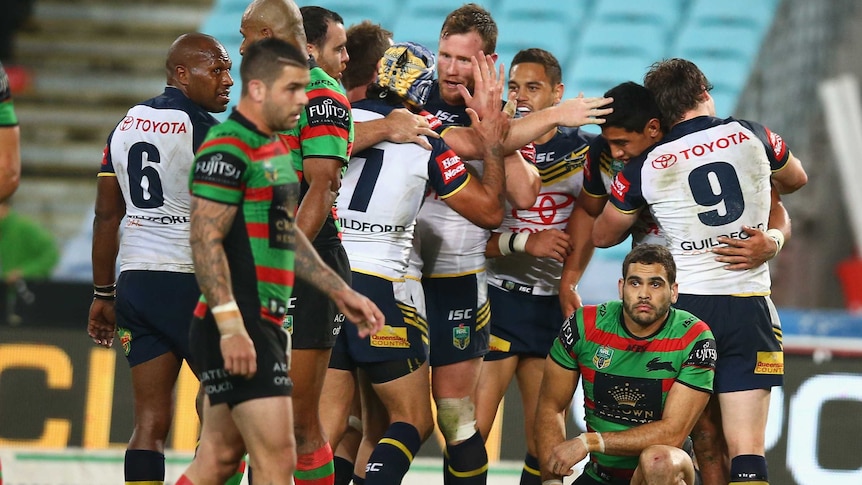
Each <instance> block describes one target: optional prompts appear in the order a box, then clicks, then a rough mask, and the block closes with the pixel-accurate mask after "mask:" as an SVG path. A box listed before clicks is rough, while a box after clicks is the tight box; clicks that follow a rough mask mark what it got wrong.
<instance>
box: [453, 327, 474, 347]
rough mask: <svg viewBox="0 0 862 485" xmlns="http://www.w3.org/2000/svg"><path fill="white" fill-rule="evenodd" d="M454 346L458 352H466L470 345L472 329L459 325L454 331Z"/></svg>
mask: <svg viewBox="0 0 862 485" xmlns="http://www.w3.org/2000/svg"><path fill="white" fill-rule="evenodd" d="M452 345H454V346H455V348H456V349H458V350H464V349H466V348H467V346H468V345H470V327H466V326H464V325H458V326H457V327H455V328H453V329H452Z"/></svg>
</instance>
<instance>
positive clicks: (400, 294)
mask: <svg viewBox="0 0 862 485" xmlns="http://www.w3.org/2000/svg"><path fill="white" fill-rule="evenodd" d="M353 289H354V290H356V291H357V292H359V293H362V294H363V295H365V296H367V297H368V298H370V299H371V301H373V302H374V303H376V304H377V306H378V308H380V311H381V312H383V315H384V317H386V325H384V327H383V329H382V330H381V331H379V332H377V334H375V335H371V336H369V337H365V338H359V332H358V329H357V327H356V325H354V324H353V323H352V322H348V323H347V324H345V325H344V327H343V329H342V332H341V335H339V336H338V340H337V342H336V344H335V348H333V351H332V357H331V358H330V361H329V366H330V367H331V368H334V369H342V370H354V369H356V368H361V369H363V370H364V371H365V372H366V374H368V376H369V378H370V379H371V381H372V382H374V383H382V382H387V381H390V380H392V379H397V378H398V377H402V376H405V375H407V374H409V373H411V372H413V371H414V370H416V369H418V368H419V367H420V366H421V365H422V364H424V363H425V361H427V360H428V324H427V323H426V322H425V320H424V319H423V318H422V317H421V316H420V315H418V314H417V313H416V309H415V306H414V305H413V303H412V292H411V288H410V286H409V285H408V284H407V283H406V282H404V281H389V280H386V279H383V278H378V277H376V276H371V275H367V274H363V273H353Z"/></svg>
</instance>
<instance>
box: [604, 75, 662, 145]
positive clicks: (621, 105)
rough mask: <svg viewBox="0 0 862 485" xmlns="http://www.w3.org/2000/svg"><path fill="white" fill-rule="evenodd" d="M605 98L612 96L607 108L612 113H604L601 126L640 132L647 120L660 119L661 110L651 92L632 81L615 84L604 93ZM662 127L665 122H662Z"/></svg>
mask: <svg viewBox="0 0 862 485" xmlns="http://www.w3.org/2000/svg"><path fill="white" fill-rule="evenodd" d="M605 97H606V98H614V101H613V102H612V103H611V104H609V105H608V106H607V107H608V108H613V109H614V111H613V113H610V114H607V115H605V123H604V124H603V125H601V126H603V127H604V126H606V127H609V128H622V129H624V130H626V131H633V132H638V133H640V132H642V131H643V129H644V127H645V126H646V124H647V123H648V122H649V120H651V119H653V118H656V119H658V120H659V121H661V120H662V116H661V111H660V110H659V108H658V104H657V103H656V101H655V97H654V96H653V95H652V93H651V92H650V91H649V90H648V89H647V88H645V87H643V86H641V85H640V84H638V83H636V82H632V81H628V82H624V83H622V84H617V85H616V86H614V87H612V88H611V89H610V90H608V91H607V92H606V93H605ZM662 128H665V124H664V123H662Z"/></svg>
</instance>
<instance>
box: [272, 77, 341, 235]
mask: <svg viewBox="0 0 862 485" xmlns="http://www.w3.org/2000/svg"><path fill="white" fill-rule="evenodd" d="M309 68H310V72H309V74H310V76H311V80H310V82H309V83H308V86H307V87H306V88H305V92H306V94H308V105H307V106H306V107H305V110H303V112H302V115H301V116H300V118H299V123H298V124H297V125H296V127H295V128H293V129H292V130H288V131H286V132H284V133H282V134H281V135H280V136H281V137H282V138H283V139H284V140H285V142H286V143H287V145H288V146H289V147H290V149H291V151H292V152H293V165H294V167H295V168H296V171H297V174H298V175H299V180H300V187H301V189H300V195H299V198H300V201H301V200H302V198H303V197H305V194H306V192H308V183H307V182H306V180H305V179H304V178H303V167H304V164H305V160H307V159H309V158H331V159H335V160H340V161H341V162H342V163H343V164H344V166H345V167H346V166H347V162H348V160H350V153H351V151H352V150H353V117H352V115H351V113H350V102H349V101H347V96H346V95H345V93H344V88H342V87H341V85H339V84H338V82H337V81H336V80H335V79H333V78H332V77H331V76H330V75H329V74H327V73H326V72H325V71H324V70H323V69H322V68H320V66H318V65H317V64H316V63H315V62H314V61H313V60H310V61H309ZM337 221H338V218H337V217H336V216H335V209H334V208H333V211H332V212H330V214H329V217H327V218H326V221H324V223H323V227H321V228H320V232H319V233H318V234H317V237H316V238H315V239H314V241H312V243H313V244H314V246H315V247H316V248H318V249H324V248H331V247H333V246H338V245H339V244H341V241H340V239H339V233H340V232H341V228H340V227H339V226H338V223H337Z"/></svg>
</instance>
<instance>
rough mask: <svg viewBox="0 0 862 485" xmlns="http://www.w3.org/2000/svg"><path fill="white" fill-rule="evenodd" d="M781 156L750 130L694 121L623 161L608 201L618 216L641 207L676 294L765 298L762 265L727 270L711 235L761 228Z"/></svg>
mask: <svg viewBox="0 0 862 485" xmlns="http://www.w3.org/2000/svg"><path fill="white" fill-rule="evenodd" d="M789 157H790V152H789V150H788V149H787V146H786V145H785V144H784V141H783V140H782V138H781V137H780V136H779V135H778V134H776V133H772V132H771V131H769V129H767V128H766V127H764V126H762V125H760V124H758V123H754V122H750V121H743V120H736V119H733V118H727V119H724V120H722V119H718V118H712V117H708V116H700V117H697V118H692V119H690V120H686V121H683V122H682V123H679V124H677V125H675V126H674V127H673V128H672V129H671V131H670V133H668V134H667V135H666V136H665V138H663V139H662V141H661V142H659V143H658V144H657V145H655V146H653V147H652V148H650V149H649V150H647V151H646V152H644V153H643V154H642V155H641V156H639V157H638V158H636V159H633V160H631V161H630V162H629V163H628V164H627V165H626V167H625V168H624V169H623V171H622V172H620V173H619V174H617V176H616V178H614V181H613V183H612V185H611V190H610V197H609V198H610V201H611V203H613V204H614V206H615V207H616V208H617V209H619V210H620V211H622V212H633V211H636V210H638V209H641V208H644V209H645V208H646V206H649V210H650V212H651V213H652V215H653V217H654V218H655V220H656V222H657V223H658V225H659V226H660V228H661V231H662V232H663V233H664V234H665V237H666V238H667V242H668V247H669V248H670V250H671V253H672V254H673V256H674V261H676V264H677V268H678V269H677V271H678V277H677V281H678V282H679V292H680V293H687V294H696V295H736V296H751V295H768V294H769V292H770V289H769V288H770V280H769V267H768V266H767V265H765V264H762V265H760V266H758V267H756V268H752V269H749V270H745V271H742V272H740V271H727V270H726V269H724V266H725V263H721V262H718V261H716V260H715V254H714V253H712V252H711V249H712V248H715V247H717V246H720V245H721V244H720V243H719V242H718V237H719V236H727V237H732V238H741V239H745V238H747V237H748V235H747V233H745V232H744V231H743V230H742V226H743V225H745V226H749V227H754V228H758V229H761V230H764V231H765V230H766V229H767V223H768V220H769V209H770V200H771V199H770V190H771V187H770V176H771V174H772V172H775V171H778V170H781V169H782V168H783V167H784V166H785V164H786V163H787V161H788V159H789Z"/></svg>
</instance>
